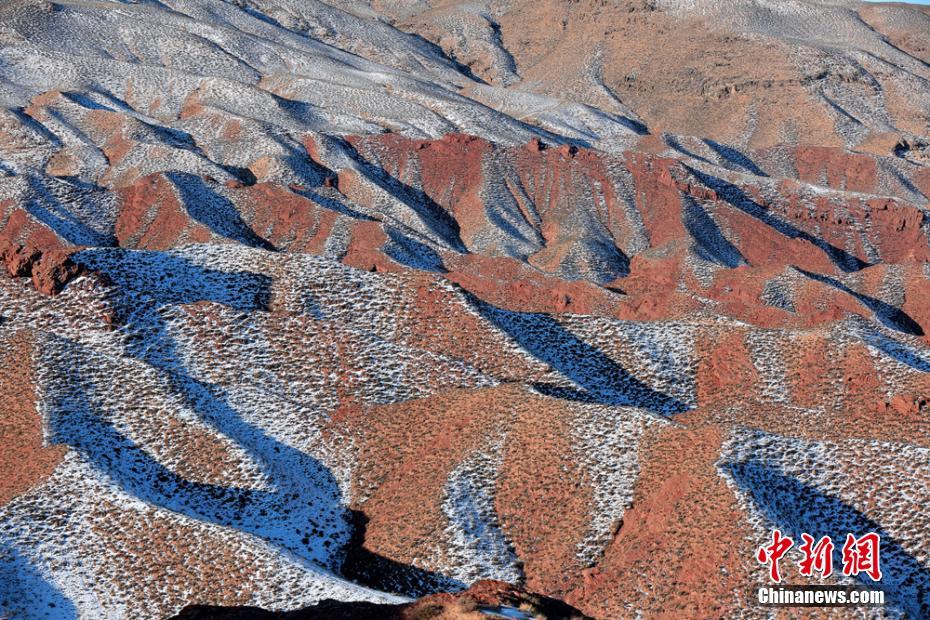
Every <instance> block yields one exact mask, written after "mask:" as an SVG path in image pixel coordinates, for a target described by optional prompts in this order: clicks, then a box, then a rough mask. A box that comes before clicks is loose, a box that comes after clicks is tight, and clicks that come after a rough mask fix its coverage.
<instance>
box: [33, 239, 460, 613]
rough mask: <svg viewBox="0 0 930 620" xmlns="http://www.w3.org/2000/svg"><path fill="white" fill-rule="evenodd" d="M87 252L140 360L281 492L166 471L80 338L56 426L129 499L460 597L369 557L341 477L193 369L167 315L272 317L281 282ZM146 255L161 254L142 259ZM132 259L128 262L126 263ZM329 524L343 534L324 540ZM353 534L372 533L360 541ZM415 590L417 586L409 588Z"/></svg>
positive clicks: (354, 573)
mask: <svg viewBox="0 0 930 620" xmlns="http://www.w3.org/2000/svg"><path fill="white" fill-rule="evenodd" d="M81 254H82V255H84V256H86V257H87V263H88V264H94V265H97V266H98V267H97V268H100V267H99V266H103V267H104V269H102V270H103V271H104V273H109V274H111V278H112V279H113V280H114V281H115V282H116V284H117V290H118V291H119V292H118V293H117V295H118V296H119V297H118V298H117V299H116V300H115V302H116V303H117V304H118V307H120V308H121V310H122V311H121V315H122V318H121V321H120V322H121V323H122V324H123V325H124V327H122V328H121V329H123V330H125V333H126V338H125V340H124V342H125V343H126V347H127V350H128V353H129V354H130V355H132V356H134V357H136V358H137V359H139V360H141V361H143V362H145V363H146V365H147V366H149V367H150V368H153V369H155V370H157V371H158V372H159V375H160V378H161V379H163V380H165V381H167V386H166V389H167V390H169V391H170V392H171V393H172V394H174V395H176V396H178V398H179V400H180V401H181V402H183V403H184V404H185V405H186V406H187V407H189V408H191V409H192V410H193V411H196V412H197V413H198V415H199V416H200V417H201V419H202V420H203V421H204V422H205V423H207V424H208V425H210V426H211V427H213V428H215V429H216V430H217V431H218V432H219V433H221V434H223V435H224V436H226V437H228V438H230V439H231V440H232V441H233V442H234V443H235V444H236V445H237V446H239V447H240V448H241V449H243V450H245V452H246V453H247V454H248V455H249V456H250V457H251V458H252V459H253V461H254V462H256V463H257V464H259V466H260V467H261V469H262V472H263V473H264V475H265V476H266V477H267V478H268V479H269V481H270V483H271V485H272V486H273V487H274V490H273V491H260V490H248V489H237V488H226V487H222V486H217V485H212V484H202V483H195V482H191V481H188V480H186V479H184V478H182V477H180V476H178V475H177V474H176V473H175V472H173V471H171V470H170V469H168V468H167V467H165V466H163V465H162V464H160V463H159V462H157V461H156V460H155V459H153V458H152V457H151V456H150V455H148V454H147V453H146V452H144V451H143V450H142V449H141V448H140V447H139V446H138V445H136V444H135V443H134V442H133V441H132V440H131V439H129V438H128V437H126V436H125V434H123V433H121V432H120V431H119V430H118V429H117V428H115V426H114V424H113V422H111V421H109V420H106V419H103V418H102V417H101V416H100V415H98V414H97V411H98V410H99V405H100V403H101V402H102V399H103V398H104V397H105V396H106V394H105V393H99V394H98V392H97V390H98V389H104V390H105V385H103V386H101V387H99V388H98V386H96V385H95V384H94V383H93V382H79V381H80V378H81V377H92V376H93V373H94V371H95V369H96V368H99V367H100V366H102V363H95V362H94V353H93V352H92V351H89V350H87V349H86V348H85V347H83V346H82V345H79V344H77V343H73V342H70V341H68V342H65V343H63V344H65V345H66V346H68V347H70V348H71V354H70V355H69V356H68V358H67V359H68V363H69V369H68V371H67V372H64V371H63V372H62V373H60V375H61V376H62V377H68V378H69V379H70V380H71V381H72V382H75V381H78V382H77V383H76V384H74V385H70V386H67V387H68V388H70V389H68V390H67V391H66V392H64V393H63V394H62V397H60V398H59V399H58V400H57V401H56V402H55V405H57V406H50V407H49V418H50V421H49V428H50V429H51V432H52V433H53V434H54V437H55V438H56V439H57V440H58V441H63V442H65V443H67V444H69V445H71V446H72V447H74V448H75V449H76V450H78V451H79V452H81V453H82V454H84V455H85V456H86V457H87V458H88V460H90V461H91V462H92V463H94V465H95V466H96V467H97V468H98V469H99V470H101V471H103V472H105V473H106V474H107V475H108V476H109V477H110V478H112V479H113V480H114V481H115V482H117V483H118V484H119V485H120V486H121V487H122V488H123V489H124V490H126V491H127V492H129V493H131V494H133V495H135V496H136V497H139V498H140V499H142V500H143V501H146V502H149V503H151V504H153V505H156V506H161V507H163V508H166V509H169V510H172V511H175V512H178V513H180V514H184V515H186V516H188V517H191V518H194V519H197V520H201V521H205V522H208V523H215V524H219V525H223V526H226V527H231V528H234V529H237V530H240V531H243V532H247V533H250V534H253V535H255V536H259V537H261V538H262V539H264V540H266V541H267V542H269V543H271V544H272V545H274V546H275V547H278V548H280V549H283V550H285V551H287V552H289V553H293V554H295V555H296V556H297V557H299V558H301V559H303V560H305V561H308V562H315V563H317V564H320V565H322V566H325V567H327V568H329V569H331V570H334V571H335V570H339V569H340V563H341V562H342V560H343V557H344V556H343V553H347V554H348V557H350V558H351V561H349V563H348V565H349V567H350V568H344V569H343V570H345V571H346V572H345V575H346V576H347V577H348V578H350V579H355V580H358V581H359V582H360V583H362V584H363V585H374V584H377V583H381V582H384V583H390V584H393V588H394V589H393V590H392V591H397V592H400V593H402V594H408V595H416V594H419V593H421V592H423V593H426V592H435V591H439V590H443V589H460V588H459V584H458V583H457V582H454V581H452V580H449V579H448V578H446V577H443V576H442V575H439V574H434V573H430V572H429V571H424V570H421V569H417V568H415V567H411V566H407V565H404V564H402V563H399V562H395V561H393V560H389V559H387V558H384V557H381V556H379V555H377V554H373V553H370V552H367V551H364V550H363V549H362V548H361V545H362V544H363V543H364V536H365V532H364V525H365V523H364V521H362V520H358V521H355V520H353V519H357V517H354V516H353V515H352V514H351V512H350V511H348V510H347V509H346V508H345V506H344V505H343V503H342V497H341V492H340V490H339V486H338V483H337V482H336V480H335V478H334V477H333V475H332V474H331V472H330V471H329V470H328V469H327V468H326V467H325V466H324V465H323V464H321V463H320V462H319V461H318V460H317V459H315V458H313V457H312V456H310V455H308V454H305V453H304V452H302V451H300V450H298V449H296V448H293V447H291V446H289V445H287V444H285V443H282V442H281V441H279V440H277V439H275V438H274V437H271V436H270V435H268V434H267V432H266V431H265V430H264V429H263V428H261V427H258V426H256V425H254V424H252V423H250V422H248V421H247V420H245V419H243V417H242V415H241V414H240V413H239V412H238V411H237V410H236V409H235V407H234V405H233V403H232V401H231V400H230V395H229V394H228V393H227V391H226V390H225V389H224V388H223V387H221V386H219V385H215V384H213V383H210V382H207V381H205V380H203V379H201V378H198V377H196V376H193V375H192V374H191V372H190V371H189V370H188V368H187V367H186V366H185V364H184V362H183V359H182V355H181V352H180V351H179V350H178V346H177V343H176V341H175V339H174V337H173V336H172V334H171V332H170V329H169V326H168V324H167V322H166V321H165V319H164V318H163V317H162V314H161V313H160V312H159V310H160V308H162V307H163V306H168V305H174V304H192V303H196V302H198V301H210V302H214V303H221V304H224V305H227V306H228V307H230V308H233V309H235V310H238V311H241V312H254V311H261V310H264V309H265V308H266V306H265V305H264V304H263V303H261V302H260V300H261V299H264V298H266V297H267V296H268V293H267V291H263V290H261V289H263V288H267V287H269V286H270V279H269V278H266V277H265V276H260V275H258V274H253V273H247V272H239V273H224V272H217V271H212V270H208V269H204V268H203V267H200V266H197V265H195V264H193V263H191V262H190V261H184V260H183V259H180V258H178V257H173V256H170V255H166V254H165V253H161V252H126V251H122V250H116V251H107V250H87V251H85V252H82V253H81ZM144 255H149V256H148V257H144V258H142V259H140V256H144ZM95 256H96V260H92V259H93V257H95ZM121 257H128V258H126V259H125V260H123V261H120V260H119V258H121ZM159 257H163V258H167V261H166V262H167V264H166V265H160V266H159V268H158V269H156V270H155V271H154V273H153V274H152V275H153V277H152V278H150V279H145V280H143V279H140V278H139V277H138V276H139V274H140V273H146V272H151V271H152V270H153V269H154V267H153V265H154V264H156V263H157V262H158V259H159ZM114 259H115V260H114ZM133 261H135V262H136V263H138V264H136V265H135V266H134V267H133V266H131V265H130V263H132V262H133ZM141 265H147V266H148V267H142V266H141ZM166 276H168V277H169V279H166V278H165V277H166ZM257 300H259V301H257ZM241 320H242V321H243V329H242V333H247V331H246V329H247V323H248V322H249V321H250V319H249V317H248V316H246V315H243V317H242V318H241ZM59 391H61V389H59ZM49 396H53V394H50V395H49ZM49 400H50V401H51V400H52V399H51V398H49ZM295 406H297V404H296V403H295ZM340 521H342V522H343V524H344V527H341V526H340V525H339V522H340ZM327 527H328V528H330V531H331V532H334V533H333V534H332V535H330V536H323V534H324V532H325V530H326V528H327ZM352 527H360V528H362V529H361V531H354V533H353V531H352V529H351V528H352ZM350 535H351V536H352V538H351V539H350ZM351 541H356V542H355V543H352V542H351ZM321 545H322V547H321ZM325 560H331V562H330V563H327V562H326V561H325ZM407 587H409V588H411V589H410V590H405V589H404V588H407Z"/></svg>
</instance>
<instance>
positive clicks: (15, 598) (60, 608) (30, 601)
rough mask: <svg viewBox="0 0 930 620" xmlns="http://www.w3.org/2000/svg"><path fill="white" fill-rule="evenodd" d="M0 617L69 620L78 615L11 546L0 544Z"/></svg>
mask: <svg viewBox="0 0 930 620" xmlns="http://www.w3.org/2000/svg"><path fill="white" fill-rule="evenodd" d="M7 614H9V615H7ZM0 617H4V618H7V617H9V618H49V619H50V620H73V619H76V618H77V617H78V613H77V609H76V608H75V607H74V604H73V603H72V602H71V601H70V600H68V598H67V597H65V595H64V594H62V592H61V591H60V590H59V589H58V588H57V587H55V586H54V585H52V584H51V583H49V582H48V580H47V579H46V578H45V577H44V576H42V575H41V574H40V573H39V571H38V570H36V568H35V567H34V566H33V565H32V563H31V562H30V561H29V560H28V559H27V558H25V557H23V556H22V554H20V553H19V552H18V551H17V550H16V549H15V548H14V547H13V545H12V544H10V543H9V542H4V541H0Z"/></svg>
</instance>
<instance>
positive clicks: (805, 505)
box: [722, 460, 930, 618]
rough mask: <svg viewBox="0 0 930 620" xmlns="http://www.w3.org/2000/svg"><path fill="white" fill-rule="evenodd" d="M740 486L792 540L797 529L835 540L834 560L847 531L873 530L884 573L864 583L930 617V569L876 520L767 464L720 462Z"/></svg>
mask: <svg viewBox="0 0 930 620" xmlns="http://www.w3.org/2000/svg"><path fill="white" fill-rule="evenodd" d="M722 467H723V469H724V471H726V472H728V473H729V474H730V475H731V476H732V478H733V480H734V481H735V482H736V484H737V485H739V487H740V488H742V489H743V490H745V491H746V492H747V493H749V495H750V496H751V498H752V500H753V502H754V503H755V505H756V506H757V507H758V508H759V510H761V511H762V513H763V514H764V515H765V517H766V518H767V519H769V520H770V521H772V522H773V523H774V524H775V525H777V526H778V527H780V528H781V529H782V531H784V532H785V533H790V535H791V537H792V538H794V540H795V541H796V544H799V543H800V540H801V533H802V532H806V533H808V534H810V535H811V536H813V537H814V538H815V539H818V540H819V539H820V538H821V537H822V536H831V537H832V539H833V542H834V544H835V545H836V550H835V557H834V565H835V566H842V553H841V550H842V547H843V543H844V542H845V540H846V535H847V534H849V533H851V534H853V535H855V536H862V535H863V534H866V533H868V532H875V533H877V534H879V535H880V536H881V539H882V540H881V553H880V557H881V560H880V561H881V566H882V573H883V578H882V581H880V582H878V583H876V582H873V581H872V580H871V578H869V577H868V576H865V575H863V576H860V578H859V579H860V581H861V582H862V584H863V585H866V586H868V587H870V588H876V589H879V590H883V591H884V592H885V596H886V598H887V599H888V601H889V602H890V603H891V604H892V605H893V606H895V607H899V608H901V609H903V610H904V611H906V612H907V613H908V615H909V616H911V617H913V618H927V617H930V572H928V570H927V569H926V568H925V567H924V566H923V565H922V564H921V563H920V562H919V561H918V560H917V559H916V558H914V557H913V556H912V555H910V553H908V552H907V550H905V549H904V548H903V547H902V546H901V545H900V544H899V543H898V542H897V541H896V540H895V539H894V538H893V537H892V536H890V535H889V534H888V533H887V532H885V531H884V530H883V528H882V526H881V524H879V523H876V522H875V521H873V520H871V519H870V518H868V517H867V516H865V515H864V514H862V513H861V512H859V511H858V510H856V509H855V508H853V507H851V506H849V505H847V504H846V503H845V502H843V501H842V500H840V499H837V498H835V497H832V496H830V495H826V494H824V493H822V492H821V491H819V490H818V489H816V488H814V487H811V486H808V485H806V484H804V483H803V482H801V481H799V480H797V479H796V478H793V477H790V476H788V475H786V474H785V473H784V472H782V471H780V470H778V469H776V468H774V467H771V466H769V465H767V464H766V463H763V462H760V461H755V460H750V461H746V462H731V463H724V464H723V465H722Z"/></svg>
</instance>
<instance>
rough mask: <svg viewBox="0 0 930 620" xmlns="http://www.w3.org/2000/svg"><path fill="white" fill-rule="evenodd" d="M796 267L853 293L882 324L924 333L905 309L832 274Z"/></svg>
mask: <svg viewBox="0 0 930 620" xmlns="http://www.w3.org/2000/svg"><path fill="white" fill-rule="evenodd" d="M795 269H797V270H798V272H799V273H801V274H803V275H805V276H807V277H808V278H810V279H811V280H815V281H817V282H821V283H823V284H826V285H828V286H832V287H833V288H835V289H837V290H840V291H842V292H844V293H846V294H847V295H851V296H852V297H854V298H855V299H856V300H858V301H859V303H861V304H862V305H864V306H865V307H866V308H868V309H869V310H871V311H872V313H873V314H874V315H875V317H876V318H877V319H878V320H879V321H881V323H882V325H884V326H885V327H887V328H889V329H893V330H895V331H898V332H901V333H903V334H907V335H909V336H923V335H924V329H923V328H922V327H921V326H920V324H919V323H918V322H917V321H915V320H914V319H912V318H911V317H910V315H908V314H907V313H906V312H904V310H901V309H900V308H896V307H895V306H892V305H891V304H888V303H885V302H884V301H882V300H881V299H876V298H875V297H870V296H868V295H865V294H863V293H860V292H858V291H854V290H853V289H851V288H849V287H848V286H846V285H845V284H843V283H842V282H840V281H839V280H837V279H836V278H831V277H830V276H825V275H822V274H819V273H814V272H812V271H806V270H804V269H801V268H800V267H795Z"/></svg>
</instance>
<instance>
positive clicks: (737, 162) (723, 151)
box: [704, 139, 769, 177]
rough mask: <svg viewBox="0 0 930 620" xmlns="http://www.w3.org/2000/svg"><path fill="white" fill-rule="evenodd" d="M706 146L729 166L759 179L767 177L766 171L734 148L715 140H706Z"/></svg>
mask: <svg viewBox="0 0 930 620" xmlns="http://www.w3.org/2000/svg"><path fill="white" fill-rule="evenodd" d="M704 144H706V145H707V146H708V147H710V148H711V150H713V151H714V152H715V153H716V154H717V155H719V156H720V157H721V158H723V160H724V161H726V162H727V163H728V164H731V165H733V166H736V167H738V168H742V169H743V170H745V171H746V172H748V173H749V174H754V175H756V176H759V177H767V176H769V175H767V174H766V173H765V171H764V170H762V168H760V167H759V166H757V165H756V163H755V162H754V161H752V160H751V159H749V157H747V156H746V155H744V154H742V153H741V152H739V151H737V150H736V149H734V148H733V147H730V146H727V145H726V144H720V143H719V142H715V141H714V140H710V139H705V140H704Z"/></svg>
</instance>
